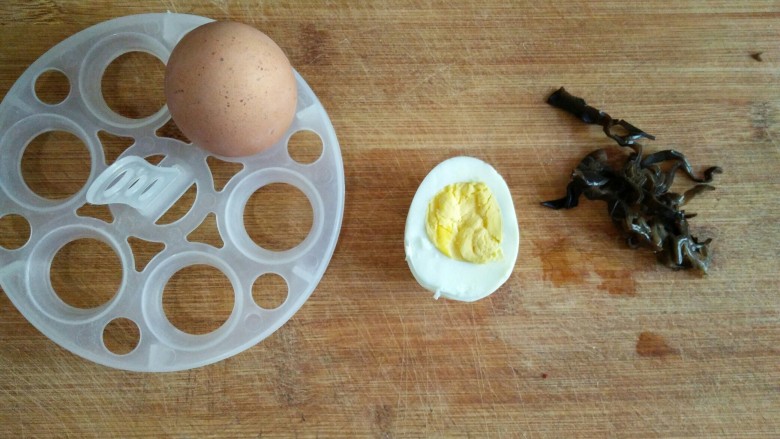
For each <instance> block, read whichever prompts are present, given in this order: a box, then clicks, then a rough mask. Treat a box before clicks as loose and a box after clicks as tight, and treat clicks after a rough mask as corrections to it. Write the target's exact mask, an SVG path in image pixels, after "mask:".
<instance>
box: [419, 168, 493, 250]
mask: <svg viewBox="0 0 780 439" xmlns="http://www.w3.org/2000/svg"><path fill="white" fill-rule="evenodd" d="M425 231H426V232H427V233H428V238H430V240H431V242H433V244H434V245H435V246H436V248H438V249H439V250H440V251H441V252H442V253H444V254H445V255H447V256H448V257H450V258H452V259H457V260H460V261H467V262H474V263H478V264H482V263H485V262H490V261H494V260H497V259H500V258H501V257H502V253H501V231H502V228H501V209H500V208H499V207H498V203H497V202H496V200H495V198H493V193H492V192H490V188H489V187H487V185H486V184H485V183H479V182H464V183H455V184H451V185H449V186H446V187H444V189H442V190H441V191H439V193H438V194H436V196H435V197H433V199H432V200H431V202H430V203H429V204H428V215H427V217H426V221H425Z"/></svg>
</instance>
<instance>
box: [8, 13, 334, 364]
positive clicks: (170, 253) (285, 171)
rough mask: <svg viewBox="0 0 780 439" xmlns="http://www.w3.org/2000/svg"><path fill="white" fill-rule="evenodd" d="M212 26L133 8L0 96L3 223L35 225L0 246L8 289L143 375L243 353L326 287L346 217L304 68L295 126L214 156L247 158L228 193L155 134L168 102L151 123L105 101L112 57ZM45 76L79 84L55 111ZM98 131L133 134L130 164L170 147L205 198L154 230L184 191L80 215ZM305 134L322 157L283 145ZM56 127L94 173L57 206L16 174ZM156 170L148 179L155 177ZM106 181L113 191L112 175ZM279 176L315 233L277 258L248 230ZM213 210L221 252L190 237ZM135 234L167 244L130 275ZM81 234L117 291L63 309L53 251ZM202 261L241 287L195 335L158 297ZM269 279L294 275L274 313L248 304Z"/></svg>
mask: <svg viewBox="0 0 780 439" xmlns="http://www.w3.org/2000/svg"><path fill="white" fill-rule="evenodd" d="M209 21H211V20H210V19H207V18H204V17H198V16H192V15H183V14H171V13H167V14H144V15H134V16H127V17H122V18H118V19H115V20H111V21H107V22H104V23H101V24H98V25H96V26H93V27H91V28H89V29H86V30H84V31H82V32H79V33H78V34H76V35H73V36H72V37H70V38H68V39H67V40H65V41H63V42H62V43H60V44H58V45H57V46H55V47H54V48H52V49H51V50H50V51H48V52H47V53H46V54H44V55H43V56H42V57H41V58H39V59H38V60H37V61H36V62H35V63H33V64H32V65H31V66H30V68H28V69H27V71H25V72H24V74H23V75H22V76H21V77H20V78H19V80H18V81H17V82H16V84H14V86H13V87H12V88H11V90H10V91H9V92H8V94H7V95H6V97H5V98H4V100H3V102H2V104H0V157H2V160H1V161H0V218H1V217H3V216H5V215H9V214H15V215H20V216H22V217H24V218H25V219H26V220H27V221H28V223H29V224H30V229H31V235H30V239H29V240H28V242H27V243H26V244H25V245H24V246H22V247H20V248H18V249H14V250H10V249H5V248H2V247H0V284H1V285H2V287H3V289H4V290H5V291H6V293H7V294H8V296H9V297H10V298H11V300H12V301H13V303H14V305H15V306H16V307H17V308H18V309H19V310H20V311H21V312H22V313H23V314H24V316H25V317H26V318H27V319H28V320H29V321H30V322H31V323H32V324H33V325H35V326H36V327H37V328H38V329H39V330H40V331H41V332H43V333H44V334H45V335H46V336H48V337H49V338H51V339H52V340H54V341H55V342H57V343H58V344H60V345H61V346H63V347H65V348H66V349H68V350H70V351H72V352H74V353H75V354H78V355H80V356H82V357H84V358H87V359H89V360H92V361H95V362H97V363H101V364H104V365H107V366H111V367H116V368H121V369H128V370H135V371H172V370H181V369H188V368H192V367H197V366H201V365H205V364H209V363H213V362H216V361H218V360H221V359H224V358H227V357H230V356H232V355H235V354H236V353H238V352H241V351H243V350H245V349H247V348H249V347H251V346H253V345H254V344H256V343H258V342H259V341H260V340H262V339H264V338H265V337H267V336H268V335H270V334H271V333H272V332H274V331H275V330H276V329H278V328H279V327H280V326H281V325H282V324H284V323H285V322H286V321H287V320H289V319H290V318H291V317H292V315H293V314H294V313H295V312H296V311H297V310H298V309H299V308H300V307H301V306H302V305H303V303H304V302H305V301H306V299H307V298H308V297H309V296H310V295H311V293H312V291H313V290H314V288H315V287H316V286H317V284H318V283H319V281H320V279H321V278H322V275H323V274H324V272H325V269H326V268H327V266H328V263H329V261H330V258H331V256H332V254H333V250H334V248H335V246H336V241H337V239H338V234H339V230H340V227H341V219H342V215H343V211H344V168H343V164H342V160H341V152H340V149H339V144H338V140H337V138H336V134H335V132H334V130H333V126H332V125H331V123H330V120H329V118H328V115H327V113H326V112H325V110H324V108H323V107H322V105H321V104H320V102H319V101H318V99H317V97H316V96H315V95H314V93H313V92H312V90H311V89H310V88H309V86H308V85H307V84H306V82H305V81H304V80H303V79H302V78H301V77H300V76H299V75H298V74H297V72H296V79H297V84H298V104H297V110H296V111H297V113H296V117H295V120H294V122H293V124H292V126H291V127H290V129H289V130H288V132H287V134H286V135H285V136H284V137H283V138H282V140H280V141H279V142H278V143H277V144H276V145H274V146H273V147H272V148H271V149H269V150H266V151H264V152H262V153H260V154H257V155H254V156H250V157H245V158H227V157H218V158H220V159H221V160H226V161H231V162H237V163H241V164H243V169H242V170H241V171H240V172H239V173H237V174H236V175H235V176H234V177H233V178H232V179H231V180H230V181H229V182H228V183H227V184H226V185H225V187H224V188H223V189H222V190H219V191H218V190H215V188H214V181H213V178H212V174H211V171H210V170H209V167H208V165H207V162H206V159H207V158H208V157H209V154H208V153H207V152H205V151H204V150H202V149H201V148H197V147H194V146H193V145H188V144H185V143H183V142H180V141H178V140H175V139H171V138H164V137H159V136H157V135H156V134H155V132H156V130H157V129H158V128H160V127H161V126H163V125H164V124H165V123H166V122H167V121H168V120H169V119H170V115H169V113H168V109H167V107H163V108H162V109H160V110H159V111H158V112H157V113H155V114H153V115H151V116H149V117H147V118H144V119H130V118H126V117H123V116H122V115H119V114H117V113H115V112H113V111H112V110H111V109H110V108H109V107H108V105H107V104H106V102H105V101H104V99H103V96H102V93H101V81H102V76H103V72H104V71H105V69H106V67H107V66H108V65H109V64H110V63H111V62H112V61H113V60H114V59H116V58H117V57H119V56H120V55H122V54H125V53H128V52H134V51H141V52H147V53H150V54H152V55H154V56H156V57H157V58H159V59H160V60H162V61H163V62H167V60H168V56H169V55H170V53H171V50H172V49H173V47H174V46H175V45H176V43H177V42H178V41H179V39H181V37H182V36H183V35H184V34H186V33H187V32H188V31H190V30H191V29H193V28H195V27H197V26H199V25H201V24H204V23H207V22H209ZM50 70H55V71H59V72H61V73H63V74H64V75H65V76H67V78H68V80H69V82H70V93H69V95H68V96H67V98H65V100H64V101H63V102H61V103H58V104H56V105H49V104H46V103H44V102H42V101H41V100H40V99H39V98H38V97H37V96H36V94H35V82H36V80H37V78H38V77H39V76H40V75H41V74H42V73H44V72H47V71H50ZM100 130H104V131H107V132H109V133H112V134H114V135H118V136H126V137H132V138H133V139H134V143H133V145H132V146H130V147H129V148H128V149H127V150H126V151H125V152H124V153H123V154H122V155H121V156H120V159H119V160H118V161H117V163H118V162H120V161H124V162H125V163H129V165H133V162H132V160H135V161H136V162H137V161H138V159H128V157H133V156H135V157H140V158H144V157H148V156H150V155H157V154H162V155H164V156H165V158H164V159H163V160H162V162H160V163H159V165H158V167H159V168H158V169H159V171H160V172H159V173H160V175H161V176H162V175H164V174H165V170H166V169H167V170H171V169H172V170H175V171H176V173H177V174H176V175H177V176H178V177H177V178H180V179H184V180H183V181H184V187H187V186H189V185H190V183H194V184H195V185H196V188H197V195H196V197H195V201H194V204H193V206H192V208H191V210H190V211H189V212H188V213H187V214H185V215H184V216H183V217H182V218H181V219H179V220H178V221H176V222H174V223H172V224H168V225H158V224H155V219H156V216H159V214H161V213H162V212H164V210H165V209H166V208H168V207H170V205H171V204H173V203H174V202H175V201H176V199H178V198H179V196H180V195H181V191H177V190H167V191H165V190H163V191H161V192H160V194H158V196H156V197H155V199H156V200H158V201H159V199H162V200H164V201H165V202H164V203H162V204H161V205H160V206H158V208H159V209H158V210H157V211H156V212H153V213H149V212H144V211H143V209H137V208H134V207H132V205H128V204H131V203H128V204H119V203H112V204H109V208H110V209H111V212H112V214H113V217H114V218H115V219H114V221H113V222H111V223H106V222H104V221H101V220H98V219H95V218H90V217H82V216H79V215H77V214H76V211H77V209H79V208H80V207H81V206H83V205H84V204H85V203H87V201H86V200H87V192H88V191H89V189H90V187H91V186H92V185H93V183H95V182H96V180H97V179H98V177H99V176H100V175H101V174H102V173H103V172H104V171H106V169H107V168H108V166H107V163H106V160H105V157H104V153H103V147H102V145H101V142H100V139H99V137H98V132H99V131H100ZM301 130H310V131H313V132H315V133H317V134H318V135H319V136H320V138H321V140H322V155H321V156H320V157H319V158H318V159H317V160H316V161H314V162H313V163H310V164H301V163H298V162H296V161H295V160H293V159H292V158H291V157H290V154H289V152H288V150H287V143H288V140H289V138H290V137H291V136H292V135H293V134H294V133H296V132H298V131H301ZM47 131H66V132H69V133H71V134H73V135H75V136H77V137H78V138H79V139H80V140H81V141H82V142H83V143H84V144H85V145H86V147H87V149H88V150H89V154H90V159H91V163H90V174H89V179H88V181H87V183H86V185H85V186H84V187H83V188H82V189H81V190H80V191H78V192H77V193H76V194H75V195H73V196H72V197H70V198H67V199H63V200H49V199H46V198H43V197H41V196H39V195H37V194H36V193H34V192H33V191H32V190H31V189H30V188H29V187H28V186H27V184H26V183H25V181H24V179H23V177H22V174H21V165H20V163H21V158H22V155H23V153H24V149H25V148H26V146H27V144H28V143H29V142H30V141H31V140H32V139H34V138H35V137H36V136H38V135H39V134H41V133H44V132H47ZM147 171H149V172H151V174H152V175H153V174H154V172H155V170H154V169H147ZM108 172H111V170H109V171H108ZM102 181H103V184H104V185H105V178H103V179H102ZM271 183H287V184H290V185H293V186H294V187H296V188H297V189H299V190H300V191H301V192H303V193H304V194H305V195H306V196H307V197H308V199H309V201H310V203H311V207H312V211H313V221H312V228H311V231H310V232H309V234H308V235H307V236H306V238H305V239H304V240H303V241H302V242H301V243H300V244H298V245H297V246H296V247H294V248H292V249H289V250H285V251H281V252H278V251H271V250H268V249H264V248H262V247H260V246H258V245H257V244H256V243H255V242H254V241H253V240H252V239H251V238H250V237H249V234H248V233H247V230H246V229H245V227H244V222H243V216H244V209H245V206H246V203H247V200H248V199H249V197H250V196H251V195H252V194H253V193H254V192H255V191H256V190H258V189H259V188H261V187H263V186H265V185H267V184H271ZM109 186H110V185H109ZM105 187H106V186H103V187H102V188H103V189H105ZM158 189H159V188H158ZM93 192H94V189H93ZM108 202H110V198H109V201H108ZM141 204H143V203H141ZM136 207H139V206H136ZM209 213H214V214H215V215H216V219H217V228H218V230H219V234H220V237H221V238H222V241H223V242H224V246H223V247H222V248H215V247H213V246H209V245H207V244H203V243H197V242H190V241H188V240H187V238H186V237H187V236H188V235H189V234H190V232H191V231H193V230H194V229H196V228H197V227H198V226H199V225H200V224H201V222H202V221H203V220H204V218H206V216H207V215H208V214H209ZM129 237H137V238H140V239H144V240H148V241H156V242H162V243H164V244H165V248H164V250H163V251H161V252H160V253H159V254H158V255H156V256H155V257H154V258H153V259H152V260H151V261H150V262H149V263H148V264H147V265H146V267H144V269H143V270H142V271H140V272H139V271H136V270H135V264H134V255H133V252H132V249H131V247H130V245H129V244H128V238H129ZM81 238H92V239H96V240H99V241H101V242H104V243H106V244H108V245H109V246H110V247H111V248H112V249H113V250H114V251H115V252H116V254H117V255H118V257H119V260H120V261H121V264H122V283H121V286H120V288H119V290H118V291H117V292H116V294H114V296H113V298H112V299H111V300H109V301H108V302H107V303H105V304H103V305H101V306H98V307H96V308H90V309H81V308H75V307H73V306H70V305H68V304H66V303H65V302H64V301H63V300H62V299H61V298H60V297H58V296H57V294H56V293H55V291H54V289H53V287H52V283H51V280H50V270H51V264H52V260H53V258H54V255H55V254H56V253H57V252H58V251H59V249H61V248H62V247H63V246H64V245H66V244H67V243H69V242H71V241H74V240H77V239H81ZM201 264H205V265H209V266H212V267H215V268H217V269H218V270H220V271H222V272H223V273H224V274H225V275H226V276H227V278H228V279H229V280H230V283H231V284H232V286H233V289H234V307H233V310H232V313H231V314H230V316H229V318H228V319H227V321H225V323H224V324H223V325H222V326H220V327H219V328H218V329H216V330H215V331H213V332H211V333H208V334H204V335H193V334H189V333H185V332H183V331H181V330H179V329H178V328H176V327H175V326H174V325H173V324H172V323H171V322H170V321H169V319H168V318H167V317H166V315H165V312H164V311H163V301H162V295H163V289H164V287H165V285H166V283H167V281H168V280H169V279H170V278H171V277H172V276H173V275H174V274H175V273H176V272H178V271H179V270H181V269H183V268H185V267H188V266H192V265H201ZM267 273H275V274H278V275H280V276H282V277H283V278H284V279H285V281H286V282H287V286H288V296H287V299H286V300H285V302H284V303H283V304H282V305H281V306H279V307H278V308H276V309H264V308H262V307H260V306H258V305H257V304H256V303H255V302H254V301H253V299H252V286H253V283H254V282H255V280H256V279H257V278H258V277H259V276H262V275H264V274H267ZM198 293H199V292H198V291H193V292H192V294H193V295H197V294H198ZM120 318H123V319H130V320H132V321H133V322H134V323H135V324H136V325H137V327H138V329H139V332H140V339H139V340H138V344H137V346H136V347H135V348H134V349H133V350H132V351H131V352H129V353H127V354H124V355H117V354H115V353H112V352H111V351H109V349H108V348H107V347H106V345H105V343H104V341H103V332H104V329H105V328H106V326H107V325H108V324H109V323H111V322H112V321H114V320H115V319H120Z"/></svg>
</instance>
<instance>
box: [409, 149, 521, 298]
mask: <svg viewBox="0 0 780 439" xmlns="http://www.w3.org/2000/svg"><path fill="white" fill-rule="evenodd" d="M519 245H520V230H519V228H518V225H517V216H516V215H515V207H514V203H512V195H511V194H510V193H509V187H507V185H506V182H505V181H504V179H503V178H502V177H501V175H500V174H499V173H498V172H496V170H495V169H493V167H492V166H490V165H489V164H487V163H485V162H483V161H482V160H479V159H475V158H473V157H454V158H451V159H448V160H445V161H444V162H442V163H440V164H439V165H437V166H436V167H435V168H433V169H432V170H431V172H430V173H428V175H427V176H426V177H425V179H424V180H423V182H422V183H421V184H420V187H419V188H418V189H417V193H415V195H414V199H413V200H412V205H411V206H410V207H409V215H408V216H407V217H406V230H405V233H404V248H405V250H406V261H407V262H408V264H409V268H410V269H411V271H412V274H413V275H414V277H415V279H416V280H417V282H419V284H420V285H422V286H423V287H424V288H426V289H428V290H430V291H433V292H434V293H435V294H434V297H435V298H437V299H438V298H439V297H440V296H444V297H447V298H450V299H455V300H461V301H465V302H472V301H475V300H479V299H482V298H483V297H486V296H488V295H490V294H491V293H493V292H494V291H496V290H497V289H498V288H499V287H500V286H501V285H503V284H504V282H506V280H507V279H509V276H510V274H512V270H513V269H514V266H515V262H516V261H517V252H518V247H519Z"/></svg>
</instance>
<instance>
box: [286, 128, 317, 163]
mask: <svg viewBox="0 0 780 439" xmlns="http://www.w3.org/2000/svg"><path fill="white" fill-rule="evenodd" d="M287 152H288V154H290V157H291V158H292V159H293V160H295V161H296V162H298V163H302V164H309V163H314V162H316V161H317V159H319V158H320V156H322V138H321V137H320V135H319V134H317V133H315V132H314V131H309V130H301V131H296V132H295V133H294V134H293V135H292V137H290V140H289V141H288V142H287Z"/></svg>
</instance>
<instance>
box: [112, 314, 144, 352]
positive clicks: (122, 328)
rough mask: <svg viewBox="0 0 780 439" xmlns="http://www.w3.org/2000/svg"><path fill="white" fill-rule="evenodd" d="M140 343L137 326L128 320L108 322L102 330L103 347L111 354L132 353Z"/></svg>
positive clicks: (118, 319) (120, 318)
mask: <svg viewBox="0 0 780 439" xmlns="http://www.w3.org/2000/svg"><path fill="white" fill-rule="evenodd" d="M140 341H141V331H140V330H139V329H138V325H136V324H135V322H134V321H132V320H130V319H126V318H124V317H119V318H116V319H114V320H111V321H110V322H108V324H107V325H106V327H105V328H103V345H105V346H106V349H108V350H109V351H110V352H111V353H114V354H116V355H126V354H129V353H130V352H133V349H135V348H136V347H137V346H138V343H139V342H140Z"/></svg>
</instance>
